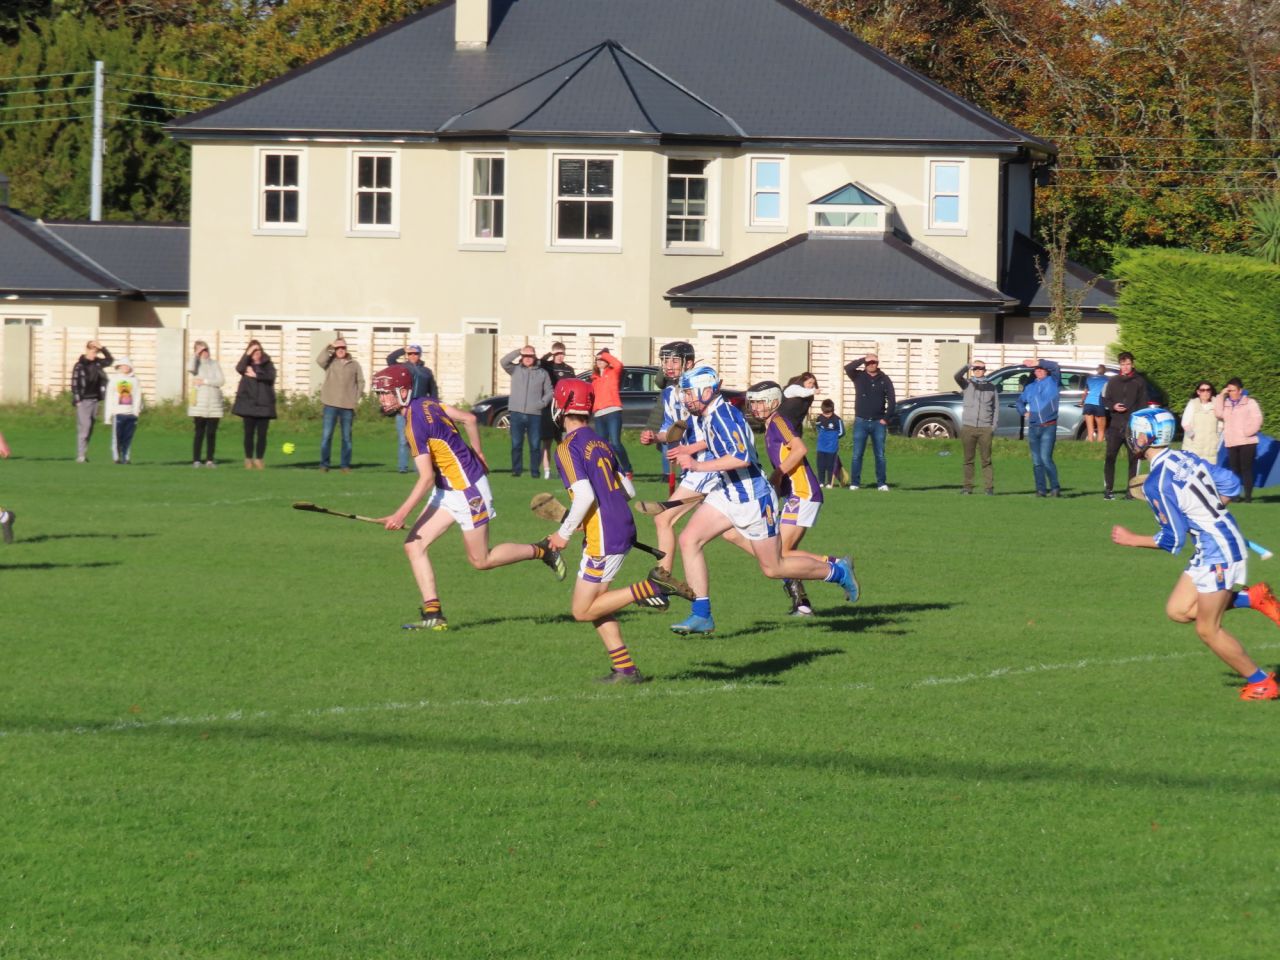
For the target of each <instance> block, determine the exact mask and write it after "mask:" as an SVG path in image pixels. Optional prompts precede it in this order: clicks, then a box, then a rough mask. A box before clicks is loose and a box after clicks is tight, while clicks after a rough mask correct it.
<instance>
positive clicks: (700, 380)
mask: <svg viewBox="0 0 1280 960" xmlns="http://www.w3.org/2000/svg"><path fill="white" fill-rule="evenodd" d="M680 390H681V392H682V393H683V394H684V405H685V406H686V407H688V408H689V410H690V411H691V412H693V413H701V412H702V411H703V410H704V409H706V406H707V404H709V403H710V402H711V401H712V399H713V398H714V397H715V395H716V393H717V392H718V391H719V390H720V375H719V374H718V373H716V371H715V368H714V367H709V366H707V365H706V364H703V365H702V366H700V367H694V368H693V369H692V370H686V371H685V372H684V373H683V374H681V376H680Z"/></svg>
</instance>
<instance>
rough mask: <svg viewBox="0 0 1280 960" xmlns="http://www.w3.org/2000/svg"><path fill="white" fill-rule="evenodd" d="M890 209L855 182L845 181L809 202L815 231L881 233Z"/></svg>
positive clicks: (811, 221)
mask: <svg viewBox="0 0 1280 960" xmlns="http://www.w3.org/2000/svg"><path fill="white" fill-rule="evenodd" d="M890 209H891V208H890V207H889V206H888V205H887V204H885V203H884V202H883V201H881V200H880V199H879V198H878V197H875V196H872V195H871V194H870V193H868V192H867V191H866V190H863V189H862V188H861V187H859V186H858V185H857V184H853V183H846V184H845V185H844V186H843V187H840V188H839V189H837V190H833V191H831V192H830V193H828V194H827V195H826V196H823V197H819V198H818V199H817V200H814V201H813V202H812V203H810V204H809V229H810V230H811V231H813V232H815V233H883V232H884V231H885V225H886V223H887V222H888V218H887V215H888V213H889V210H890Z"/></svg>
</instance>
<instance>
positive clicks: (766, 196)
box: [747, 157, 787, 231]
mask: <svg viewBox="0 0 1280 960" xmlns="http://www.w3.org/2000/svg"><path fill="white" fill-rule="evenodd" d="M748 162H749V166H750V177H749V180H748V190H749V192H748V195H747V229H748V230H772V231H781V230H786V229H787V158H786V157H749V158H748Z"/></svg>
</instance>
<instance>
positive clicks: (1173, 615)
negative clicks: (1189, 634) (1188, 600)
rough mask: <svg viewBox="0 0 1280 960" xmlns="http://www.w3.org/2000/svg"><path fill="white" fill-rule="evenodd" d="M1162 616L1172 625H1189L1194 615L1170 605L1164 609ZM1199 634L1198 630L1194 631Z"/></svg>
mask: <svg viewBox="0 0 1280 960" xmlns="http://www.w3.org/2000/svg"><path fill="white" fill-rule="evenodd" d="M1164 615H1165V616H1166V617H1168V618H1169V619H1170V620H1172V621H1173V622H1174V623H1190V622H1191V621H1192V620H1194V619H1195V614H1194V613H1192V612H1191V611H1189V610H1185V609H1183V608H1181V607H1175V606H1173V605H1172V604H1170V605H1169V606H1167V607H1165V608H1164ZM1196 632H1197V633H1199V629H1198V628H1197V630H1196Z"/></svg>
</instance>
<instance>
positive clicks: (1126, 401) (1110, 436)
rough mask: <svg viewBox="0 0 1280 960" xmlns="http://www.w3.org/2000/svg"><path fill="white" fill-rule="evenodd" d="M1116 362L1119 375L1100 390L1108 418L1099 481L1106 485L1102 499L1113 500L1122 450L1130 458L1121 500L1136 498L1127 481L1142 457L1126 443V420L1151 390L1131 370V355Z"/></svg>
mask: <svg viewBox="0 0 1280 960" xmlns="http://www.w3.org/2000/svg"><path fill="white" fill-rule="evenodd" d="M1117 362H1118V363H1119V365H1120V372H1119V373H1118V374H1116V375H1115V376H1114V377H1112V378H1111V379H1109V380H1108V381H1107V386H1106V389H1104V390H1103V391H1102V405H1103V407H1105V408H1106V410H1107V413H1108V414H1110V419H1109V420H1108V421H1107V457H1106V460H1105V461H1103V466H1102V479H1103V482H1104V483H1105V484H1106V490H1104V491H1103V494H1102V498H1103V499H1104V500H1114V499H1115V498H1116V496H1115V494H1114V493H1112V492H1111V491H1112V489H1113V487H1114V484H1115V479H1116V455H1117V454H1118V453H1119V452H1120V448H1121V447H1124V448H1125V451H1126V452H1127V453H1128V455H1129V475H1128V476H1127V477H1126V478H1125V489H1124V498H1125V499H1126V500H1133V499H1135V497H1134V495H1133V494H1132V493H1130V492H1129V484H1128V481H1129V480H1132V479H1133V478H1134V477H1135V476H1137V473H1138V461H1139V460H1140V459H1141V457H1140V456H1139V455H1138V454H1136V453H1134V452H1133V450H1131V449H1130V448H1129V446H1128V444H1127V443H1126V442H1125V434H1126V433H1127V432H1128V429H1129V417H1130V416H1131V415H1132V414H1133V413H1134V412H1135V411H1137V410H1141V409H1143V408H1144V407H1146V405H1147V397H1148V396H1149V394H1150V388H1149V387H1148V386H1147V381H1146V378H1145V377H1143V375H1142V374H1140V373H1138V372H1137V371H1136V370H1134V369H1133V354H1132V353H1128V352H1125V353H1122V354H1120V356H1119V358H1118V360H1117Z"/></svg>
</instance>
